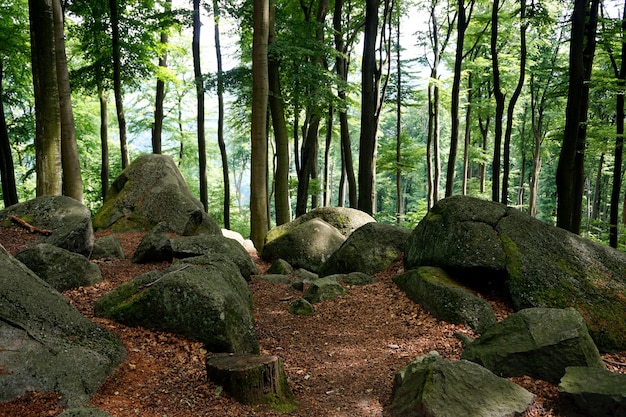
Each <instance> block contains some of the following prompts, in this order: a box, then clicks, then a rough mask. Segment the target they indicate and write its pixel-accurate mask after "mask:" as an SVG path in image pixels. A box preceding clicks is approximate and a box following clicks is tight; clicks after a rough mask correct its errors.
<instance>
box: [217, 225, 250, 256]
mask: <svg viewBox="0 0 626 417" xmlns="http://www.w3.org/2000/svg"><path fill="white" fill-rule="evenodd" d="M222 235H224V237H227V238H229V239H233V240H235V241H237V243H239V244H240V245H241V246H243V247H244V248H245V249H246V251H248V252H250V253H256V248H255V247H254V243H253V242H252V240H250V239H244V238H243V236H242V235H241V233H239V232H235V231H234V230H228V229H222Z"/></svg>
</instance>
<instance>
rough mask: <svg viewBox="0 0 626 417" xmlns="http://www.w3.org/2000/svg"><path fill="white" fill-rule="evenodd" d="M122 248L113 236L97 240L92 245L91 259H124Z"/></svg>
mask: <svg viewBox="0 0 626 417" xmlns="http://www.w3.org/2000/svg"><path fill="white" fill-rule="evenodd" d="M124 258H125V255H124V248H122V244H121V243H120V240H119V239H118V238H117V236H115V235H106V236H102V237H101V238H99V239H97V240H96V242H95V243H94V245H93V251H92V252H91V259H124Z"/></svg>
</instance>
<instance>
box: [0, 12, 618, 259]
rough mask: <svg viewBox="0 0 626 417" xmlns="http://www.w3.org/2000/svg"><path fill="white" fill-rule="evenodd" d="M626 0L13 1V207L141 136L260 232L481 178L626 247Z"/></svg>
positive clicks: (9, 18) (210, 208)
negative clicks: (318, 213) (320, 210)
mask: <svg viewBox="0 0 626 417" xmlns="http://www.w3.org/2000/svg"><path fill="white" fill-rule="evenodd" d="M625 10H626V2H625V1H622V2H619V1H615V0H604V1H600V0H574V1H569V2H567V1H561V0H522V1H511V0H494V1H485V0H456V1H452V0H448V1H446V0H366V1H364V2H363V1H353V0H334V1H330V0H299V1H291V0H285V1H281V2H275V0H252V1H247V0H229V1H220V0H212V1H211V2H208V1H201V0H191V1H184V0H90V1H88V2H87V1H73V0H28V1H27V0H4V1H3V2H2V4H0V97H1V100H0V106H1V107H0V110H1V111H0V115H1V117H0V177H1V180H2V203H0V207H3V206H4V207H7V206H10V205H12V204H15V203H17V202H18V201H24V200H28V199H31V198H34V197H35V196H40V195H61V194H64V195H68V196H70V197H73V198H75V199H77V200H79V201H81V202H83V203H84V204H85V205H86V206H87V207H88V208H89V209H91V210H92V212H93V211H95V210H97V209H98V208H99V207H100V206H101V205H102V203H103V201H104V199H105V198H106V192H107V189H108V187H109V184H110V183H111V181H113V180H114V179H115V178H116V177H117V175H118V174H119V173H120V172H121V170H123V169H124V168H125V167H126V166H128V165H129V163H130V162H132V160H133V159H134V158H135V157H136V156H138V155H139V154H141V153H149V152H153V153H163V154H167V155H170V156H171V157H172V158H174V160H175V161H176V162H177V164H178V166H179V168H180V170H181V172H182V174H183V176H184V177H185V179H186V181H187V183H188V184H189V186H190V188H191V190H192V192H193V193H194V194H195V195H197V197H198V198H199V200H200V201H201V202H202V204H203V205H204V207H205V208H206V210H207V212H208V213H209V214H210V215H212V216H213V217H214V218H215V219H216V220H217V221H218V222H219V223H220V224H221V225H222V227H224V228H227V229H233V230H236V231H239V232H240V233H242V234H243V235H244V236H250V237H251V239H252V240H253V241H254V242H255V244H256V245H257V248H258V247H260V246H262V242H263V239H264V237H265V234H266V232H267V230H268V229H269V228H271V227H272V226H274V225H278V224H283V223H286V222H288V221H290V220H291V219H293V218H294V217H295V216H299V215H301V214H304V213H305V212H307V211H308V210H310V209H312V208H315V207H321V206H339V207H341V206H346V207H354V208H358V209H361V210H363V211H365V212H367V213H370V214H373V215H374V216H375V218H376V219H377V220H379V221H382V222H388V223H395V224H399V225H402V226H405V227H413V226H415V224H416V223H417V222H418V221H419V220H420V219H421V218H422V217H423V216H424V215H425V214H426V213H427V211H428V209H429V208H430V207H432V205H433V204H434V203H435V202H436V201H438V200H440V199H442V198H444V197H448V196H451V195H459V194H463V195H471V196H476V197H479V198H483V199H489V200H493V201H499V202H502V203H505V204H507V205H510V206H513V207H516V208H518V209H520V210H522V211H524V212H527V213H529V214H531V215H532V216H535V217H537V218H539V219H541V220H543V221H545V222H547V223H549V224H554V225H557V226H559V227H562V228H564V229H566V230H569V231H571V232H573V233H578V234H581V235H583V236H587V237H589V238H591V239H594V240H597V241H601V242H604V243H606V244H609V245H611V246H613V247H622V248H623V246H624V245H625V244H626V239H624V237H623V236H622V234H621V233H620V231H621V230H622V229H623V224H624V222H625V221H626V220H625V219H624V217H625V216H624V213H625V212H626V210H624V205H625V204H626V202H625V201H624V195H623V176H624V163H623V156H622V154H623V137H624V135H623V132H624V84H625V83H626V43H625V42H624V36H625V34H626V16H625V13H624V11H625Z"/></svg>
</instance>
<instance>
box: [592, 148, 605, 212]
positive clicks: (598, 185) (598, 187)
mask: <svg viewBox="0 0 626 417" xmlns="http://www.w3.org/2000/svg"><path fill="white" fill-rule="evenodd" d="M603 169H604V152H602V153H601V154H600V160H599V161H598V169H597V170H596V180H595V183H594V185H593V206H592V207H591V218H592V219H594V220H599V219H600V205H601V203H602V170H603Z"/></svg>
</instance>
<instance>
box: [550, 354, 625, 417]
mask: <svg viewBox="0 0 626 417" xmlns="http://www.w3.org/2000/svg"><path fill="white" fill-rule="evenodd" d="M559 396H560V397H561V399H562V400H563V402H564V403H565V404H568V405H569V406H570V407H571V408H574V409H577V411H581V412H582V413H583V414H584V415H586V416H593V417H626V374H618V373H614V372H611V371H609V370H608V369H601V368H589V367H585V366H572V367H569V368H567V369H566V372H565V376H563V378H561V382H560V383H559Z"/></svg>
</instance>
